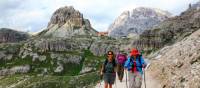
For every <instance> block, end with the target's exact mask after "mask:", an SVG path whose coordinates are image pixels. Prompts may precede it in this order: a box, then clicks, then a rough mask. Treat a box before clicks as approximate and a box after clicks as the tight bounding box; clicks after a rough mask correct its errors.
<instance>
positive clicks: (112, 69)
mask: <svg viewBox="0 0 200 88" xmlns="http://www.w3.org/2000/svg"><path fill="white" fill-rule="evenodd" d="M116 65H117V64H116V61H115V58H114V53H113V52H112V51H108V53H107V58H106V60H105V61H104V63H103V65H102V69H101V75H103V79H104V83H105V85H104V87H105V88H108V86H109V88H112V85H113V84H114V82H115V79H116Z"/></svg>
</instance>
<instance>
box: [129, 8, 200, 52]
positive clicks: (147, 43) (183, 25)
mask: <svg viewBox="0 0 200 88" xmlns="http://www.w3.org/2000/svg"><path fill="white" fill-rule="evenodd" d="M199 28H200V9H188V10H187V11H185V12H183V13H182V14H181V15H180V16H176V17H173V18H169V19H167V20H165V21H163V22H161V23H160V24H159V25H157V26H155V27H153V28H152V29H151V30H146V31H144V32H143V33H142V34H141V35H140V38H139V40H137V41H134V42H133V46H134V47H139V48H141V49H145V48H149V49H150V50H151V49H152V48H154V49H159V48H161V47H163V46H165V45H171V44H173V43H175V42H177V41H181V40H182V39H183V38H185V37H187V36H189V35H190V34H192V33H193V32H195V31H196V30H198V29H199Z"/></svg>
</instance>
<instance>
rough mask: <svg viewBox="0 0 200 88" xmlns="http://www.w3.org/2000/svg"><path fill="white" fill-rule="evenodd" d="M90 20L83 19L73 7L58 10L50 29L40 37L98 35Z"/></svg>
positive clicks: (53, 16)
mask: <svg viewBox="0 0 200 88" xmlns="http://www.w3.org/2000/svg"><path fill="white" fill-rule="evenodd" d="M96 33H97V32H96V31H95V30H94V29H93V28H92V27H91V25H90V22H89V20H88V19H85V18H83V14H81V13H80V12H79V11H78V10H75V9H74V8H73V7H72V6H69V7H68V6H66V7H62V8H59V9H57V10H56V11H55V12H54V13H53V15H52V17H51V19H50V22H49V23H48V27H47V28H46V29H45V30H44V31H43V32H41V33H40V34H39V35H40V36H42V37H66V38H68V37H72V36H75V35H96Z"/></svg>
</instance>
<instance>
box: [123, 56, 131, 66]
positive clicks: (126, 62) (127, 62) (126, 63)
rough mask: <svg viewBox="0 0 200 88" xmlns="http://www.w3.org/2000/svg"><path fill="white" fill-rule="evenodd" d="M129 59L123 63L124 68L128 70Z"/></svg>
mask: <svg viewBox="0 0 200 88" xmlns="http://www.w3.org/2000/svg"><path fill="white" fill-rule="evenodd" d="M129 62H130V57H129V58H128V59H127V60H126V61H125V64H124V68H128V65H129Z"/></svg>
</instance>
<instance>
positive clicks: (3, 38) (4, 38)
mask: <svg viewBox="0 0 200 88" xmlns="http://www.w3.org/2000/svg"><path fill="white" fill-rule="evenodd" d="M29 37H30V36H29V35H28V34H27V33H24V32H19V31H15V30H12V29H8V28H0V43H9V42H20V41H25V40H27V39H28V38H29Z"/></svg>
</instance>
